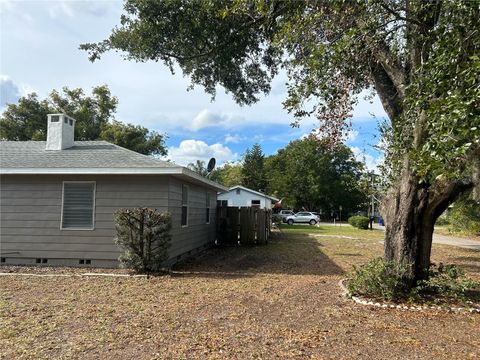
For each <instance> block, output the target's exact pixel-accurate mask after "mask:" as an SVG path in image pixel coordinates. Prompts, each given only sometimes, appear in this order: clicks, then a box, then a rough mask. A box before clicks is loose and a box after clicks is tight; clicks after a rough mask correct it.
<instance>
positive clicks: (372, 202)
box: [370, 170, 375, 230]
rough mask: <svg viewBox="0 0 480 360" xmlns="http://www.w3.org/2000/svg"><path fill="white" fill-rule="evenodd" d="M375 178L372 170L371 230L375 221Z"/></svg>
mask: <svg viewBox="0 0 480 360" xmlns="http://www.w3.org/2000/svg"><path fill="white" fill-rule="evenodd" d="M374 177H375V174H374V172H373V170H372V172H371V173H370V183H371V187H370V189H371V193H370V197H371V205H370V210H371V213H370V230H372V229H373V220H374V219H375V194H374Z"/></svg>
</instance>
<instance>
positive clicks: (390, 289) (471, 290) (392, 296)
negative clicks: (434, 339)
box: [347, 258, 480, 304]
mask: <svg viewBox="0 0 480 360" xmlns="http://www.w3.org/2000/svg"><path fill="white" fill-rule="evenodd" d="M407 270H408V267H407V266H404V265H400V264H397V263H394V262H388V261H385V260H383V259H382V258H375V259H373V260H371V261H369V262H368V263H367V264H365V265H362V266H361V267H359V268H356V267H354V271H353V272H352V273H350V274H348V276H347V280H348V285H347V287H348V291H349V292H350V293H351V294H352V295H362V296H368V297H374V298H378V299H382V300H387V301H391V300H401V299H403V300H405V299H408V300H410V301H417V302H425V301H427V302H430V301H433V302H451V301H453V302H461V303H464V304H466V303H467V302H468V301H469V300H476V301H478V300H479V299H478V297H479V296H480V295H479V293H477V292H476V291H480V283H479V282H476V281H474V280H471V279H468V278H467V277H466V276H465V273H464V272H463V271H462V270H461V269H460V268H458V267H457V266H455V265H446V266H443V265H440V266H438V267H436V266H435V265H432V267H431V268H430V269H429V271H428V274H427V278H426V279H425V280H421V281H419V282H418V283H417V284H416V285H415V286H414V287H410V286H409V282H408V280H407V278H406V276H405V275H406V273H407Z"/></svg>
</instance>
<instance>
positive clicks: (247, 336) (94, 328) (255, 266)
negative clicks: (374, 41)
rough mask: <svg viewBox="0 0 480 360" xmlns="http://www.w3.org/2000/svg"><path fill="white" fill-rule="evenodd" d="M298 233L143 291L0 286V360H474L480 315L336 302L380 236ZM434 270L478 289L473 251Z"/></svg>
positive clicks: (226, 255) (99, 283)
mask: <svg viewBox="0 0 480 360" xmlns="http://www.w3.org/2000/svg"><path fill="white" fill-rule="evenodd" d="M306 231H307V230H303V231H302V230H301V229H298V230H295V231H290V230H283V231H282V233H279V232H277V233H275V234H274V237H273V238H272V240H271V241H270V242H269V244H268V245H267V246H262V247H241V248H238V247H229V248H215V249H211V250H209V251H208V252H206V253H205V254H204V255H203V256H201V257H198V258H196V259H193V260H190V261H188V262H184V263H182V264H179V265H178V266H176V268H175V269H174V270H175V271H174V272H173V273H172V275H168V276H159V277H149V278H148V279H147V278H125V277H118V278H114V277H79V276H67V277H20V276H8V277H7V276H1V277H0V358H2V359H79V358H81V359H103V358H107V359H131V358H138V359H196V358H198V359H205V358H209V359H233V358H235V359H286V358H297V359H304V358H314V359H352V358H355V359H387V358H388V359H406V358H409V359H411V358H416V359H432V358H435V359H477V358H479V357H480V336H479V333H480V315H476V314H454V313H446V312H445V311H433V310H432V311H426V312H412V311H405V310H389V309H379V308H371V307H363V306H359V305H356V304H354V303H353V302H351V301H350V300H347V299H345V298H343V297H342V296H341V293H340V289H339V287H338V281H339V280H340V279H341V278H342V277H343V276H344V274H345V272H346V271H349V270H351V269H352V266H353V265H359V264H362V263H364V262H366V261H367V260H368V259H370V258H372V257H374V256H380V255H381V254H382V245H381V244H380V240H381V239H382V236H383V233H382V232H380V231H361V230H354V229H349V230H344V229H342V230H339V229H335V231H332V230H331V229H330V230H324V229H322V228H315V229H312V231H309V232H310V234H307V233H306ZM333 235H335V236H333ZM433 260H434V261H436V262H443V263H456V264H458V265H460V266H462V267H463V268H464V269H465V270H466V271H467V272H468V274H469V275H470V276H471V277H473V278H475V279H477V280H478V279H480V252H478V251H474V250H468V249H459V248H455V247H451V246H445V245H437V244H434V247H433ZM0 271H17V272H26V271H30V272H34V273H37V272H40V273H44V274H45V273H55V274H57V273H63V274H81V273H84V272H86V271H85V269H58V268H57V269H52V268H25V267H16V268H5V267H3V268H0ZM97 271H99V272H106V270H105V269H101V270H97ZM89 272H90V270H89ZM111 272H114V273H125V272H124V271H123V270H116V271H111Z"/></svg>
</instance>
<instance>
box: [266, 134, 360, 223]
mask: <svg viewBox="0 0 480 360" xmlns="http://www.w3.org/2000/svg"><path fill="white" fill-rule="evenodd" d="M265 172H266V174H267V181H268V191H269V193H273V194H275V195H276V196H277V197H281V198H284V203H288V204H289V205H290V206H292V207H294V208H295V209H302V208H305V209H306V210H310V211H321V212H322V213H323V214H328V215H330V214H331V213H332V212H334V213H338V212H339V208H340V206H341V207H342V211H343V214H349V213H350V214H351V213H355V212H356V211H360V210H361V211H363V210H365V209H366V208H367V205H366V202H367V198H366V194H367V193H366V189H365V186H364V183H365V182H364V177H363V175H364V169H363V164H361V163H360V162H358V161H356V160H355V157H354V155H353V153H352V151H351V150H350V149H349V148H347V147H346V146H343V145H342V146H340V147H339V148H338V149H337V150H336V151H332V150H331V149H330V148H329V147H327V146H326V145H325V144H322V143H319V142H318V141H316V140H315V139H313V138H306V139H303V140H296V141H292V142H291V143H290V144H288V145H287V146H286V147H285V148H283V149H280V150H279V151H278V153H277V154H275V155H272V156H269V157H268V158H267V159H266V161H265Z"/></svg>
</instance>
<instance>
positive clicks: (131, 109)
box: [0, 0, 386, 168]
mask: <svg viewBox="0 0 480 360" xmlns="http://www.w3.org/2000/svg"><path fill="white" fill-rule="evenodd" d="M121 13H122V2H121V1H109V0H107V1H42V0H37V1H8V0H0V20H1V21H0V23H1V25H0V26H1V28H0V31H1V34H0V43H1V48H0V50H1V53H0V85H1V104H0V105H1V106H2V107H3V106H4V104H5V103H9V102H15V101H16V100H17V99H18V97H19V96H22V95H25V94H27V93H30V92H33V91H35V92H37V93H38V94H39V96H40V97H41V98H43V97H45V96H46V95H47V94H48V93H49V92H50V91H51V90H52V89H60V88H61V87H63V86H68V87H70V88H75V87H81V88H84V89H85V90H86V91H87V92H88V91H89V90H90V89H91V88H92V87H93V86H96V85H101V84H107V85H108V86H109V88H110V90H111V91H112V93H113V94H114V95H115V96H117V97H118V99H119V106H118V111H117V115H116V117H117V119H118V120H120V121H123V122H129V123H133V124H141V125H143V126H146V127H148V128H149V129H151V130H156V131H159V132H161V133H166V134H167V135H168V140H167V145H168V147H169V157H170V158H171V159H172V160H173V161H175V162H178V163H180V164H182V165H186V164H188V163H189V162H192V161H194V160H196V159H201V160H208V159H209V158H210V157H212V156H215V157H216V158H217V163H220V164H221V163H224V162H226V161H237V160H239V159H240V158H241V156H242V154H244V153H245V150H246V149H247V148H248V147H251V146H252V145H253V144H254V143H255V142H258V143H260V145H261V146H262V149H263V150H264V152H265V153H266V154H267V155H268V154H273V153H275V152H276V151H277V150H278V149H279V148H282V147H284V146H285V145H286V144H288V142H289V141H291V140H294V139H298V138H300V137H302V136H303V135H305V134H307V133H309V132H310V131H311V130H312V129H313V128H315V125H316V122H315V119H305V120H303V121H302V122H301V126H300V128H292V127H290V123H291V121H292V117H291V116H290V115H288V114H287V112H286V111H285V110H284V109H283V108H282V101H283V100H284V99H285V96H286V87H285V82H286V81H287V79H286V76H285V75H284V74H280V75H279V76H278V77H277V78H275V79H274V81H273V84H272V92H271V94H270V95H268V96H266V97H263V98H262V99H261V101H260V102H259V103H257V104H255V105H253V106H251V107H240V106H238V105H236V104H235V103H234V102H233V101H232V99H231V97H230V96H229V95H228V94H225V92H224V91H223V89H222V88H218V92H217V96H216V98H215V101H213V102H212V101H211V98H210V96H209V95H207V94H205V93H204V91H203V89H202V88H200V87H196V88H195V89H194V90H192V91H187V90H186V89H187V87H188V85H189V84H190V82H189V79H188V78H185V77H183V76H182V74H181V71H177V72H176V74H175V75H172V74H171V73H170V72H169V70H168V69H167V68H166V67H165V66H163V65H161V64H159V63H155V62H149V63H135V62H131V61H125V60H122V58H121V56H120V54H118V53H109V54H106V55H104V56H103V57H102V59H101V60H100V61H97V62H95V63H93V64H92V63H91V62H89V61H88V58H87V54H86V53H85V52H83V51H80V50H78V46H79V44H81V43H85V42H96V41H100V40H103V39H104V38H106V37H107V36H108V35H109V33H110V30H111V29H112V28H113V27H114V26H115V25H117V24H118V23H119V18H120V14H121ZM372 113H373V114H374V115H375V117H374V116H372V115H371V114H372ZM383 117H386V115H385V113H384V111H383V109H382V107H381V104H380V101H379V100H378V99H377V98H375V99H374V101H373V103H369V102H367V101H364V100H363V99H361V100H360V101H359V104H358V106H357V107H356V109H355V111H354V117H353V131H352V133H351V134H350V136H349V140H347V145H349V146H350V147H351V148H352V150H353V151H354V153H355V154H356V155H357V157H358V158H359V159H364V160H365V161H366V163H367V166H368V167H369V168H374V167H375V164H376V163H377V161H379V159H380V158H381V154H379V153H378V152H377V151H375V150H374V149H373V148H372V146H373V145H375V144H377V143H378V142H379V139H378V131H377V122H378V120H379V119H381V118H383Z"/></svg>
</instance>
